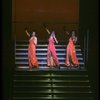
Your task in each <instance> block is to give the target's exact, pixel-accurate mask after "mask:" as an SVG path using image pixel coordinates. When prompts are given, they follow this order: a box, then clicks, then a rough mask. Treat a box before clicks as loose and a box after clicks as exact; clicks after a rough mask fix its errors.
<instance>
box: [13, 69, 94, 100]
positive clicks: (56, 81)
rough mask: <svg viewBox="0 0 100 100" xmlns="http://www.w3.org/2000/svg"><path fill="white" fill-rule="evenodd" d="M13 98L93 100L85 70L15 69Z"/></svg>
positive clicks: (17, 99) (22, 99)
mask: <svg viewBox="0 0 100 100" xmlns="http://www.w3.org/2000/svg"><path fill="white" fill-rule="evenodd" d="M13 100H94V95H93V92H92V91H91V86H90V81H89V77H88V74H87V71H86V70H84V71H67V72H66V71H15V72H14V75H13Z"/></svg>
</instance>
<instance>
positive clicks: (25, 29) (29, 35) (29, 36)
mask: <svg viewBox="0 0 100 100" xmlns="http://www.w3.org/2000/svg"><path fill="white" fill-rule="evenodd" d="M25 33H26V34H27V36H28V37H30V34H29V32H28V31H27V29H25Z"/></svg>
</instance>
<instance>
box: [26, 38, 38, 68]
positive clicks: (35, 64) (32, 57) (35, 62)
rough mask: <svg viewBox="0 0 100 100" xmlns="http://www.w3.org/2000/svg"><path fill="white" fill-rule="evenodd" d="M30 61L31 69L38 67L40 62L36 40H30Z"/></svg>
mask: <svg viewBox="0 0 100 100" xmlns="http://www.w3.org/2000/svg"><path fill="white" fill-rule="evenodd" d="M28 61H29V67H30V68H32V67H38V60H37V57H36V46H35V39H34V38H31V39H30V40H29V47H28Z"/></svg>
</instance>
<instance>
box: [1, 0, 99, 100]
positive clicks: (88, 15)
mask: <svg viewBox="0 0 100 100" xmlns="http://www.w3.org/2000/svg"><path fill="white" fill-rule="evenodd" d="M79 8H80V9H79V33H80V34H79V35H80V40H82V38H83V36H84V33H86V32H87V30H88V29H89V60H88V64H87V69H88V74H89V78H90V83H91V86H92V89H93V90H92V91H93V92H95V97H96V98H98V77H99V76H98V70H99V68H98V66H99V65H98V54H99V53H98V0H80V1H79ZM64 20H65V19H64ZM82 43H83V41H80V44H82ZM14 67H15V65H14V39H13V38H12V0H2V94H3V95H2V97H3V98H2V100H11V96H12V75H13V73H14ZM96 100H98V99H96Z"/></svg>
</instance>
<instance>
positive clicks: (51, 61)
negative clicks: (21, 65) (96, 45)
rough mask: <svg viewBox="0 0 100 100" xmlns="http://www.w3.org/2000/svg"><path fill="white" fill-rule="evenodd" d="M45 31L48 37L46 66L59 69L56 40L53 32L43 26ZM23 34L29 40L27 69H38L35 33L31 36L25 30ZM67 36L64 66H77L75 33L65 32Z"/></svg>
mask: <svg viewBox="0 0 100 100" xmlns="http://www.w3.org/2000/svg"><path fill="white" fill-rule="evenodd" d="M44 28H45V30H46V31H47V33H48V34H49V35H50V37H49V39H48V42H49V43H48V49H47V66H49V67H50V68H51V67H58V68H60V64H59V60H58V57H57V55H56V48H55V43H56V44H58V40H57V38H56V36H55V31H52V32H50V31H49V30H48V29H47V28H46V26H45V25H44ZM25 33H26V34H27V36H28V37H30V39H29V46H28V62H29V69H30V70H32V68H34V67H35V68H38V67H39V65H38V60H37V57H36V45H37V37H36V36H35V32H33V33H32V36H31V35H30V34H29V33H28V31H27V29H25ZM66 34H67V36H68V37H69V41H68V44H67V47H66V60H65V66H79V62H78V58H77V56H76V49H75V43H76V42H77V37H76V36H75V31H72V32H71V35H70V33H69V32H67V31H66Z"/></svg>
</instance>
